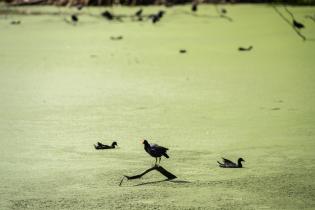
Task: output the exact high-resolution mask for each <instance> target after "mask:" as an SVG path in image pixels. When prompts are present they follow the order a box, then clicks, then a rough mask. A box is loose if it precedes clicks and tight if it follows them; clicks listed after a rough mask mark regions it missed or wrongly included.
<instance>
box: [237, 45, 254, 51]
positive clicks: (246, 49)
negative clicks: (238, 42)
mask: <svg viewBox="0 0 315 210" xmlns="http://www.w3.org/2000/svg"><path fill="white" fill-rule="evenodd" d="M252 49H253V46H249V47H247V48H246V47H239V48H238V50H239V51H251V50H252Z"/></svg>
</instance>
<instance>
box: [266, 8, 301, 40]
mask: <svg viewBox="0 0 315 210" xmlns="http://www.w3.org/2000/svg"><path fill="white" fill-rule="evenodd" d="M272 7H273V8H274V10H275V11H276V12H277V13H278V15H279V16H280V17H281V18H282V19H283V20H284V21H285V22H287V23H288V24H289V25H290V26H291V27H292V29H293V30H294V31H295V32H296V33H297V35H298V36H299V37H301V38H302V39H303V41H306V37H305V36H304V35H303V34H302V33H301V32H300V31H299V30H297V29H296V28H295V27H294V26H293V25H292V23H291V22H290V21H289V20H288V19H287V18H286V17H285V16H284V15H283V14H282V13H281V12H280V11H279V10H278V9H277V8H276V7H275V6H272ZM289 14H291V15H292V13H289Z"/></svg>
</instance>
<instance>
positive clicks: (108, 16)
mask: <svg viewBox="0 0 315 210" xmlns="http://www.w3.org/2000/svg"><path fill="white" fill-rule="evenodd" d="M102 16H103V17H104V18H106V19H107V20H113V19H114V15H113V14H112V13H110V12H109V11H107V10H106V11H105V12H103V13H102Z"/></svg>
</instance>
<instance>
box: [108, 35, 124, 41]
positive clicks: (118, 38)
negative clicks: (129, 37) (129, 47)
mask: <svg viewBox="0 0 315 210" xmlns="http://www.w3.org/2000/svg"><path fill="white" fill-rule="evenodd" d="M123 38H124V37H123V36H111V37H110V39H111V40H122V39H123Z"/></svg>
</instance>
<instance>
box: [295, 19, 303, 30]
mask: <svg viewBox="0 0 315 210" xmlns="http://www.w3.org/2000/svg"><path fill="white" fill-rule="evenodd" d="M293 26H294V27H295V28H297V29H302V28H305V26H304V25H303V24H302V23H299V22H297V21H296V20H294V19H293Z"/></svg>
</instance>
